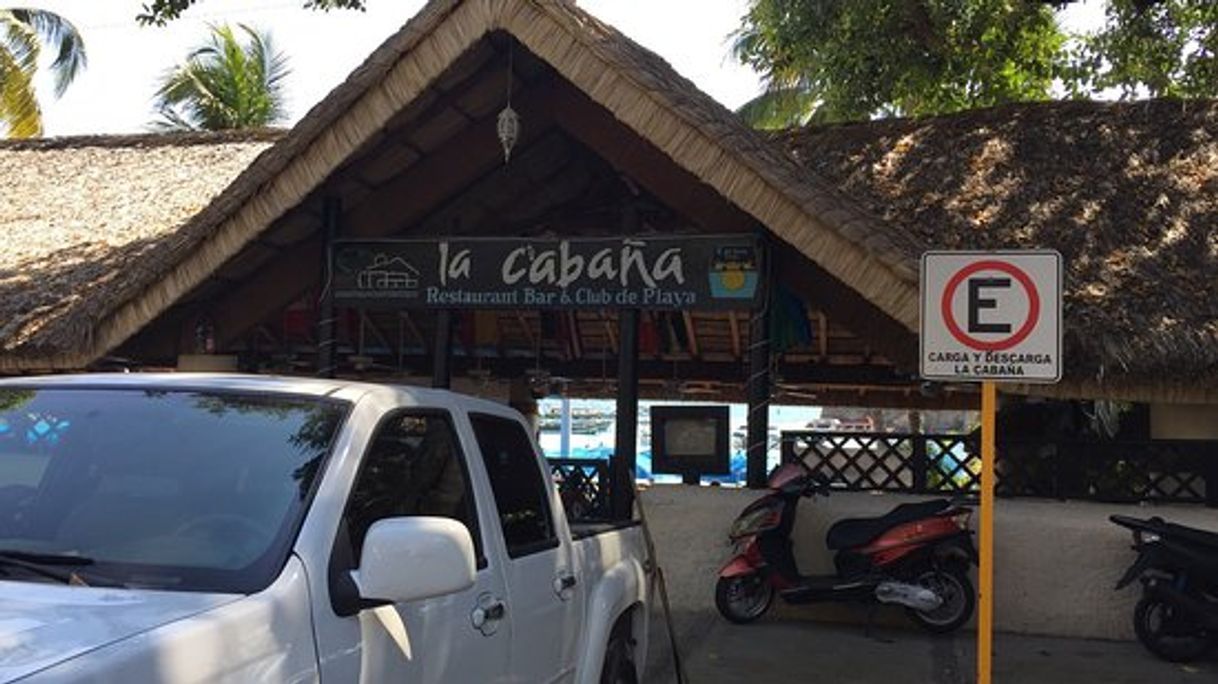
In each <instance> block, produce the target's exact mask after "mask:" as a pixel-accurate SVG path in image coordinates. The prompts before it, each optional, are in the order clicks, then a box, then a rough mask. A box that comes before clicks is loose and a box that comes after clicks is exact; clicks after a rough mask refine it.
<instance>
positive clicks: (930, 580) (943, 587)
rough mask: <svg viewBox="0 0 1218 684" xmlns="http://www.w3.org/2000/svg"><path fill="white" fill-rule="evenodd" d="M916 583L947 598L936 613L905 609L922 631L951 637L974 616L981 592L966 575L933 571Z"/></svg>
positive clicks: (961, 571)
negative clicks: (978, 591)
mask: <svg viewBox="0 0 1218 684" xmlns="http://www.w3.org/2000/svg"><path fill="white" fill-rule="evenodd" d="M914 581H915V582H916V583H917V584H920V585H922V586H923V587H926V588H927V589H930V590H931V591H933V592H935V593H936V594H939V595H940V596H942V597H943V605H941V606H939V607H938V608H936V609H934V610H914V609H913V608H906V609H905V612H906V613H907V614H908V615H909V617H910V619H912V620H913V621H914V622H916V623H918V625H919V626H920V627H922V629H924V630H926V631H928V632H930V633H931V634H947V633H949V632H954V631H956V630H957V629H960V627H962V626H963V625H964V623H966V622H968V621H969V618H971V617H972V616H973V609H974V608H975V607H976V604H977V591H976V590H975V589H973V582H972V580H970V579H969V577H968V573H967V572H966V571H964V570H961V569H951V570H937V569H929V570H927V571H925V572H923V573H922V574H920V575H918V577H917V578H916V579H915V580H914Z"/></svg>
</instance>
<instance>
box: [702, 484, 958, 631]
mask: <svg viewBox="0 0 1218 684" xmlns="http://www.w3.org/2000/svg"><path fill="white" fill-rule="evenodd" d="M767 485H768V487H769V489H770V491H769V493H768V494H766V495H765V496H764V497H762V498H760V499H758V500H757V501H754V502H753V503H752V504H750V505H749V506H748V507H747V508H745V509H744V511H743V512H742V513H741V514H740V516H739V517H737V518H736V522H735V523H734V524H733V525H732V529H731V532H730V533H729V538H730V539H731V541H732V542H733V543H734V544H735V545H736V551H735V553H734V556H733V558H732V559H731V560H730V561H729V562H728V563H727V565H725V566H723V569H722V570H720V571H719V582H718V584H717V585H716V587H715V606H716V607H717V608H718V609H719V612H720V613H721V614H722V615H723V617H725V618H727V619H728V620H731V621H732V622H735V623H741V624H743V623H747V622H752V621H754V620H756V619H758V618H760V617H761V616H762V615H764V614H765V612H766V611H767V610H769V607H770V604H771V603H772V602H773V600H774V594H778V595H779V596H781V597H782V599H783V600H784V601H786V602H788V603H796V604H799V603H814V602H824V601H856V602H857V601H861V602H871V603H875V602H878V603H888V604H897V605H901V606H904V607H905V609H906V612H907V613H908V615H909V617H910V618H912V619H913V621H914V622H916V623H918V624H919V625H921V626H922V627H923V628H924V629H926V630H927V631H929V632H932V633H935V634H945V633H948V632H951V631H953V630H955V629H957V628H959V627H960V626H961V625H963V624H964V623H965V622H968V619H969V617H971V616H972V614H973V607H974V605H975V604H976V593H975V591H974V590H973V583H972V581H970V579H969V568H970V566H971V565H973V564H976V563H977V551H976V549H975V548H974V546H973V538H972V532H971V531H970V530H969V527H968V521H969V519H970V518H971V517H972V511H971V510H970V509H968V508H964V507H962V506H957V505H954V504H953V503H952V502H951V501H948V500H946V499H938V500H934V501H927V502H924V503H914V504H901V505H900V506H897V507H896V508H894V509H893V510H892V511H890V512H889V513H888V514H887V515H884V516H882V517H879V518H859V519H851V520H842V521H839V522H837V523H835V524H834V525H833V526H832V527H830V528H829V533H828V535H827V538H826V546H827V547H828V548H829V549H830V550H832V551H836V552H837V555H836V556H835V557H834V565H835V567H836V569H837V572H836V573H835V574H832V575H824V576H807V575H801V574H799V570H798V569H797V568H796V565H795V556H794V554H793V553H792V550H791V528H792V527H793V526H794V525H795V510H796V507H797V506H798V504H799V500H800V498H802V497H809V498H811V497H813V496H815V495H817V494H821V495H825V496H827V495H828V494H829V491H830V486H829V485H830V483H829V481H828V480H827V478H825V477H824V476H822V475H820V474H818V473H815V472H813V471H812V469H811V468H809V467H808V466H807V464H805V463H804V462H802V461H796V462H794V463H787V464H784V465H782V466H780V467H778V468H776V469H775V470H774V472H773V473H771V475H770V479H769V482H768V483H767Z"/></svg>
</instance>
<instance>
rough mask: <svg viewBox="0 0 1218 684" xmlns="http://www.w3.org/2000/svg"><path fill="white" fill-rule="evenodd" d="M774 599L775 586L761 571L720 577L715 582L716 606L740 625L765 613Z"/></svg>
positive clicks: (729, 619)
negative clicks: (771, 584)
mask: <svg viewBox="0 0 1218 684" xmlns="http://www.w3.org/2000/svg"><path fill="white" fill-rule="evenodd" d="M773 601H774V587H772V586H770V583H769V582H767V581H766V579H765V577H763V576H762V575H761V573H753V574H751V575H739V576H737V577H720V578H719V582H718V583H716V584H715V607H716V608H718V609H719V614H720V615H722V616H723V617H725V618H727V619H728V621H730V622H734V623H736V624H738V625H743V624H747V623H750V622H753V621H754V620H756V619H758V618H760V617H761V616H762V615H765V613H766V611H767V610H769V609H770V604H771V603H773Z"/></svg>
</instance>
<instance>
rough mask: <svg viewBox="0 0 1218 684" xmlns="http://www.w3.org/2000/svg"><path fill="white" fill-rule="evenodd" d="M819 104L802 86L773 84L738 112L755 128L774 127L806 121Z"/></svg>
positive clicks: (766, 128) (769, 128)
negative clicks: (776, 86) (773, 85)
mask: <svg viewBox="0 0 1218 684" xmlns="http://www.w3.org/2000/svg"><path fill="white" fill-rule="evenodd" d="M818 104H819V103H818V101H817V99H816V97H815V96H813V95H812V94H811V93H809V92H808V91H807V90H805V89H803V88H800V87H799V86H790V87H780V88H771V89H769V90H767V91H765V92H764V93H762V94H760V95H758V96H757V97H755V98H753V99H752V100H749V101H748V102H746V103H744V104H743V105H741V106H740V108H739V109H737V110H736V114H738V115H739V116H740V118H742V119H744V121H745V123H747V124H749V125H750V126H752V127H754V128H760V129H763V130H775V129H781V128H791V127H793V126H802V125H804V124H806V123H807V122H808V121H809V119H811V118H812V116H813V114H814V113H815V112H816V107H817V105H818Z"/></svg>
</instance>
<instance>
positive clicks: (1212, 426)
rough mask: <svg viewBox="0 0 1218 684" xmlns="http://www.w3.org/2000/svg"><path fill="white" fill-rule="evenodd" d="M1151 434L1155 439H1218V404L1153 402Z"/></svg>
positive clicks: (1151, 408)
mask: <svg viewBox="0 0 1218 684" xmlns="http://www.w3.org/2000/svg"><path fill="white" fill-rule="evenodd" d="M1150 436H1151V438H1153V439H1218V406H1211V405H1207V404H1152V405H1151V407H1150Z"/></svg>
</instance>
